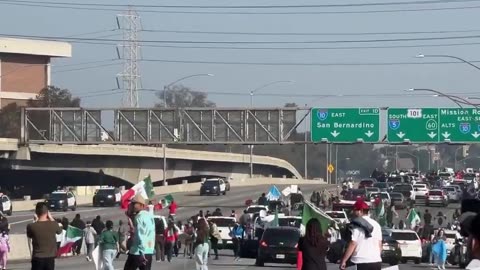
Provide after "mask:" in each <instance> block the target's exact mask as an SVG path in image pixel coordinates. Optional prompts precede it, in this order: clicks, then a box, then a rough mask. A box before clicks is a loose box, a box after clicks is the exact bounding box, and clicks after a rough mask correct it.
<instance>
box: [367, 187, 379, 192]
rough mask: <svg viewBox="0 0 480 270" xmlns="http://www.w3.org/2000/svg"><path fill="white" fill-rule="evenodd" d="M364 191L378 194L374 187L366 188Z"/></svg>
mask: <svg viewBox="0 0 480 270" xmlns="http://www.w3.org/2000/svg"><path fill="white" fill-rule="evenodd" d="M366 190H367V191H368V192H378V188H376V187H368V188H366Z"/></svg>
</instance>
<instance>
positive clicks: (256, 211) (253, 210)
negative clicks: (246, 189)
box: [247, 206, 266, 214]
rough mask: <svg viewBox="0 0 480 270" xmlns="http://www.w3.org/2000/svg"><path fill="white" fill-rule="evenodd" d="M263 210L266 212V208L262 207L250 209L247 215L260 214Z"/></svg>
mask: <svg viewBox="0 0 480 270" xmlns="http://www.w3.org/2000/svg"><path fill="white" fill-rule="evenodd" d="M262 210H266V208H265V207H260V206H259V207H249V208H248V209H247V213H249V214H253V213H258V212H260V211H262Z"/></svg>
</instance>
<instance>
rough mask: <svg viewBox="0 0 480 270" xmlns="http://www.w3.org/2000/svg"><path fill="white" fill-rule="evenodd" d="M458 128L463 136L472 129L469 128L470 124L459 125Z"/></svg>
mask: <svg viewBox="0 0 480 270" xmlns="http://www.w3.org/2000/svg"><path fill="white" fill-rule="evenodd" d="M458 127H459V129H460V132H461V133H463V134H467V133H469V132H470V130H471V129H472V127H471V126H470V123H460V125H459V126H458Z"/></svg>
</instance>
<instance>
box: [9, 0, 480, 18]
mask: <svg viewBox="0 0 480 270" xmlns="http://www.w3.org/2000/svg"><path fill="white" fill-rule="evenodd" d="M4 1H5V0H4ZM7 1H8V0H7ZM0 5H13V6H28V7H40V8H56V9H73V10H87V11H113V12H122V11H123V9H119V8H101V7H90V8H89V7H79V6H60V5H45V4H43V5H42V4H28V3H16V2H0ZM479 8H480V6H461V7H440V8H410V9H387V10H353V11H352V10H351V11H311V10H309V11H283V12H278V11H277V12H257V11H222V10H216V11H186V10H152V9H137V11H138V12H141V13H159V14H199V15H201V14H204V15H309V14H310V15H314V14H370V13H394V12H424V11H443V10H471V9H479Z"/></svg>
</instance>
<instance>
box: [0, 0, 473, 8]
mask: <svg viewBox="0 0 480 270" xmlns="http://www.w3.org/2000/svg"><path fill="white" fill-rule="evenodd" d="M0 2H14V3H26V4H47V5H67V6H68V5H69V6H79V7H85V6H86V7H117V8H165V9H167V8H187V9H284V8H286V9H291V8H343V7H369V6H404V5H431V4H449V3H471V2H480V0H423V1H401V2H398V1H397V2H369V3H345V4H298V5H235V6H234V5H231V6H229V5H141V4H132V5H122V4H99V3H72V2H52V1H28V0H15V1H12V0H0Z"/></svg>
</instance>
